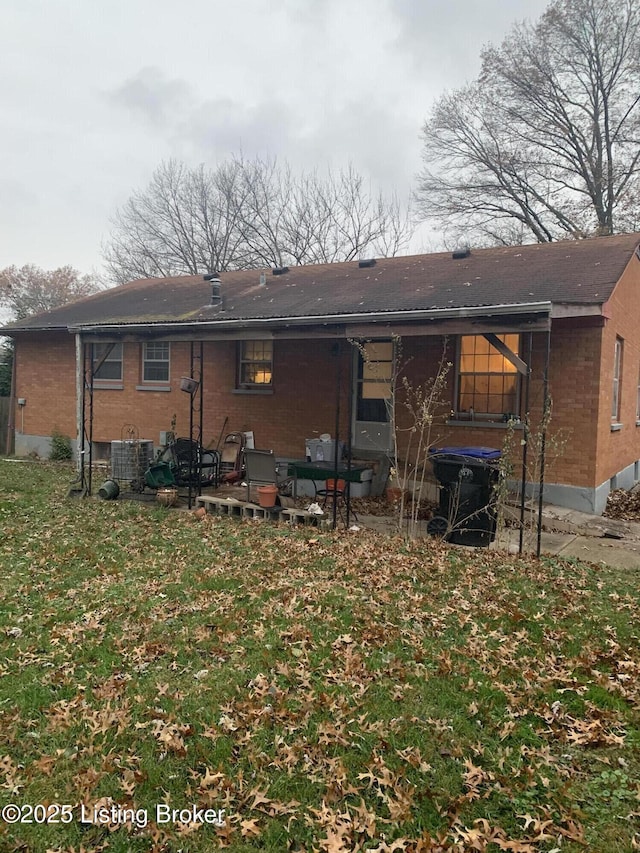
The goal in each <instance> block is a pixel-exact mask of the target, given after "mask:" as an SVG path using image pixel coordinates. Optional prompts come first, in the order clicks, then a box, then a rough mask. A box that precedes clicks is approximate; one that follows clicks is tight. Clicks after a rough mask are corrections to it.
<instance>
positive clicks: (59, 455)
mask: <svg viewBox="0 0 640 853" xmlns="http://www.w3.org/2000/svg"><path fill="white" fill-rule="evenodd" d="M72 457H73V451H72V449H71V439H70V438H69V436H68V435H64V434H63V433H61V432H60V431H59V430H57V429H54V430H53V432H52V433H51V451H50V452H49V459H51V460H53V461H54V462H60V461H62V460H66V459H71V458H72Z"/></svg>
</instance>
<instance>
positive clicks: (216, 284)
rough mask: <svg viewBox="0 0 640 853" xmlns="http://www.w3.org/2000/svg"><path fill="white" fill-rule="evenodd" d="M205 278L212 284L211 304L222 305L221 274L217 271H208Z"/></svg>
mask: <svg viewBox="0 0 640 853" xmlns="http://www.w3.org/2000/svg"><path fill="white" fill-rule="evenodd" d="M203 278H204V280H205V281H208V282H209V283H210V284H211V304H212V305H215V306H216V307H218V308H219V307H220V306H221V305H222V291H221V282H220V275H219V274H218V273H217V272H214V273H208V274H207V275H205V276H203Z"/></svg>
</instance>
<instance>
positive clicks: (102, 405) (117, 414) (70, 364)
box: [16, 333, 351, 458]
mask: <svg viewBox="0 0 640 853" xmlns="http://www.w3.org/2000/svg"><path fill="white" fill-rule="evenodd" d="M236 352H237V349H236V344H235V342H226V341H225V342H208V343H205V345H204V382H203V389H204V399H203V422H204V430H203V442H204V444H205V445H210V444H211V443H213V446H215V444H216V443H217V441H218V437H219V435H220V433H221V430H222V429H223V425H224V423H225V418H228V420H227V422H226V426H224V433H225V434H226V433H229V432H235V431H243V432H244V431H248V430H253V431H254V433H255V442H256V446H257V447H262V448H272V449H273V450H274V451H275V452H276V453H277V454H278V455H281V456H292V457H298V458H302V457H304V453H305V444H304V442H305V439H306V438H314V437H317V436H319V435H320V434H322V433H325V432H326V433H330V434H331V435H335V421H336V400H337V391H336V387H337V386H336V379H337V369H338V364H340V366H341V373H342V376H341V395H340V408H341V418H340V423H341V427H340V431H341V435H342V438H343V439H345V438H346V434H347V425H348V385H349V362H350V357H351V347H350V346H349V345H348V344H347V343H346V342H345V341H343V342H342V355H341V356H340V357H338V356H337V355H336V354H335V351H334V342H333V341H330V340H312V341H305V340H289V341H277V342H276V343H275V345H274V383H273V392H272V393H269V394H251V393H239V392H236V391H235V385H236V358H237V356H236ZM16 365H17V374H16V381H17V394H16V397H25V398H26V399H27V405H26V406H25V409H24V432H25V433H26V434H30V435H50V434H51V431H52V429H53V428H54V427H57V428H58V429H59V430H60V431H61V432H63V433H66V434H67V435H69V436H71V437H72V438H75V437H76V402H75V398H76V391H75V387H76V386H75V371H76V368H75V341H74V338H73V336H72V335H69V334H67V333H60V334H59V333H47V334H46V335H37V334H29V335H21V336H20V338H19V339H18V340H17V342H16ZM141 369H142V362H141V347H140V345H139V344H137V343H125V344H124V345H123V382H122V388H121V389H107V388H100V387H96V389H95V392H94V422H93V439H94V441H98V442H108V441H112V440H114V439H119V438H121V435H122V427H123V425H124V424H125V423H132V424H134V425H135V426H136V427H137V430H138V434H139V436H140V437H141V438H147V439H152V440H153V442H154V444H157V443H158V441H159V432H160V431H161V430H168V429H170V428H171V420H172V418H173V416H174V415H175V416H176V430H177V433H178V434H179V435H188V434H189V408H190V406H189V403H190V400H189V395H188V394H186V393H185V392H183V391H181V390H180V378H181V377H182V376H188V375H189V370H190V347H189V344H188V343H184V342H173V343H172V344H171V368H170V369H171V376H170V382H169V385H170V388H171V390H170V391H154V390H138V389H139V388H140V386H141V385H142V383H141ZM17 423H18V425H20V418H18V420H17Z"/></svg>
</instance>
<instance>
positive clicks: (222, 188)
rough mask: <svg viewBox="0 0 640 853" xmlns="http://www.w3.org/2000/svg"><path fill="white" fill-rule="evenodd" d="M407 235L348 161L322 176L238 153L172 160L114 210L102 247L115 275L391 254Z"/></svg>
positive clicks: (392, 203)
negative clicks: (218, 159) (193, 164)
mask: <svg viewBox="0 0 640 853" xmlns="http://www.w3.org/2000/svg"><path fill="white" fill-rule="evenodd" d="M410 235H411V225H410V220H409V215H408V211H403V210H402V209H401V206H400V204H399V203H398V201H397V200H396V199H393V198H392V199H390V200H388V199H386V198H385V197H384V196H383V195H382V194H374V193H372V192H370V191H369V190H367V188H366V185H365V181H364V179H363V178H362V176H360V175H359V174H358V173H357V172H356V171H355V169H353V168H352V167H349V168H348V169H346V170H343V171H341V172H339V173H338V175H337V176H336V175H333V174H331V173H329V174H328V175H327V176H325V177H322V176H320V175H318V174H317V173H315V172H314V173H304V172H303V173H300V174H294V173H293V171H292V169H291V167H290V166H289V165H288V164H287V163H286V162H283V163H280V162H278V161H277V160H275V159H267V160H263V159H261V158H255V159H253V160H248V159H245V158H243V157H242V156H237V157H233V158H231V159H230V160H228V161H225V162H224V163H222V164H221V165H219V166H217V167H216V168H215V169H212V170H211V169H205V168H204V166H200V167H199V168H197V169H190V168H188V167H187V166H185V165H184V164H181V163H178V162H176V161H173V160H172V161H169V162H167V163H163V164H161V165H160V167H159V168H158V169H157V170H156V172H155V173H154V175H153V178H152V180H151V183H150V184H149V186H148V187H147V188H146V189H145V190H143V191H139V192H136V193H134V195H133V196H132V197H131V198H130V199H129V201H128V202H127V203H126V204H125V205H124V207H123V208H121V210H119V211H118V212H117V213H116V216H115V218H114V220H113V232H112V234H111V237H110V239H109V241H108V242H107V244H106V245H105V247H104V255H105V260H106V262H107V267H108V270H109V274H110V276H111V278H113V279H114V280H115V281H117V282H123V281H128V280H130V279H132V278H140V277H148V276H166V275H174V274H186V273H192V274H196V273H200V272H208V271H213V270H219V271H223V270H228V269H242V268H252V267H253V268H255V267H263V266H280V267H281V266H286V265H288V264H303V263H326V262H331V261H336V260H350V259H353V258H356V257H358V256H361V255H362V254H363V253H365V252H371V253H373V254H385V255H389V254H397V253H398V252H399V251H401V250H402V249H403V248H404V247H405V246H406V245H407V243H408V241H409V238H410Z"/></svg>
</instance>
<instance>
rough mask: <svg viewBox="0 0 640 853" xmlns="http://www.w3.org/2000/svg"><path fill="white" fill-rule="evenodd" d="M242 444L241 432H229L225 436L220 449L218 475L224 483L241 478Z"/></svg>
mask: <svg viewBox="0 0 640 853" xmlns="http://www.w3.org/2000/svg"><path fill="white" fill-rule="evenodd" d="M244 446H245V440H244V435H243V433H241V432H230V433H229V434H228V435H226V436H225V439H224V441H223V442H222V450H221V451H220V477H221V479H222V481H223V482H224V483H237V482H238V481H239V480H241V479H242V471H243V466H244Z"/></svg>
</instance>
